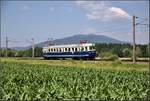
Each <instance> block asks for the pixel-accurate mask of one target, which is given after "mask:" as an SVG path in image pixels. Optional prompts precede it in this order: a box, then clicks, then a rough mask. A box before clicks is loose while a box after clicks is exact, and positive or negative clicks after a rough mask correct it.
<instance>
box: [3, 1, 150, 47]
mask: <svg viewBox="0 0 150 101" xmlns="http://www.w3.org/2000/svg"><path fill="white" fill-rule="evenodd" d="M148 7H149V5H148V1H5V2H4V1H3V2H2V3H1V34H2V46H5V37H6V36H8V38H9V40H10V42H9V46H10V47H14V46H28V45H30V44H31V43H30V40H31V38H34V39H35V42H36V43H38V42H42V41H46V40H48V38H53V39H58V38H63V37H67V36H72V35H76V34H98V35H106V36H109V37H112V38H115V39H118V40H121V41H128V42H132V21H131V18H132V15H136V16H138V17H139V18H138V19H137V20H136V21H137V22H140V21H143V20H144V19H145V18H148V17H149V16H148V15H149V13H148V12H149V11H148V10H149V9H148ZM148 20H149V19H148ZM148 20H144V22H142V23H148ZM148 34H149V33H148V27H147V26H142V25H138V26H137V27H136V43H141V44H144V43H148V41H149V39H148V37H149V35H148Z"/></svg>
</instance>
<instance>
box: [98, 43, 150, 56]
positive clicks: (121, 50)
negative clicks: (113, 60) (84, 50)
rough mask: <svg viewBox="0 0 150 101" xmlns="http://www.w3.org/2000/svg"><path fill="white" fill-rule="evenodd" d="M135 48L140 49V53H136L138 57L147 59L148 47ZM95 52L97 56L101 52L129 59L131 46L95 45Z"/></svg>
mask: <svg viewBox="0 0 150 101" xmlns="http://www.w3.org/2000/svg"><path fill="white" fill-rule="evenodd" d="M137 47H139V49H140V52H139V53H138V56H139V57H148V53H149V52H148V45H146V44H145V45H137ZM96 51H97V52H98V54H100V53H101V52H102V53H103V52H111V53H112V54H115V55H118V56H119V57H131V55H132V54H131V52H132V45H131V44H106V43H96ZM128 53H129V54H128Z"/></svg>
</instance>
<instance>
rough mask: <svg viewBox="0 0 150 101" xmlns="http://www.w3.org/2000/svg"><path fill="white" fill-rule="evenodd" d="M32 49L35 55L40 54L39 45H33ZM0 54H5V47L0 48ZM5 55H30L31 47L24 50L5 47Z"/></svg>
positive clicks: (39, 55)
mask: <svg viewBox="0 0 150 101" xmlns="http://www.w3.org/2000/svg"><path fill="white" fill-rule="evenodd" d="M34 51H35V52H34V56H35V57H41V56H42V48H41V47H35V49H34ZM0 56H1V57H5V56H6V49H1V50H0ZM7 56H8V57H32V48H30V49H26V50H13V49H7Z"/></svg>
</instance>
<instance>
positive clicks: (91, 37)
mask: <svg viewBox="0 0 150 101" xmlns="http://www.w3.org/2000/svg"><path fill="white" fill-rule="evenodd" d="M80 40H87V41H88V42H90V43H127V42H124V41H120V40H117V39H114V38H110V37H107V36H104V35H95V34H88V35H83V34H78V35H74V36H70V37H66V38H61V39H56V40H54V42H55V44H76V43H79V42H80ZM47 43H48V42H47V41H45V42H40V43H38V44H36V46H39V47H43V46H45V45H46V44H47ZM30 47H31V46H29V47H21V48H19V47H17V48H15V47H14V49H17V50H18V49H27V48H30Z"/></svg>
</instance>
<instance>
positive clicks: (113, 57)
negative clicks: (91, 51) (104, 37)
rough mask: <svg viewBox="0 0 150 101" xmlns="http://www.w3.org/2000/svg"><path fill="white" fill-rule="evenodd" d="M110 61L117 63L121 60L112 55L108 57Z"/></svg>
mask: <svg viewBox="0 0 150 101" xmlns="http://www.w3.org/2000/svg"><path fill="white" fill-rule="evenodd" d="M108 59H109V60H112V61H115V60H118V59H119V58H118V56H117V55H110V56H109V57H108Z"/></svg>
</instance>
